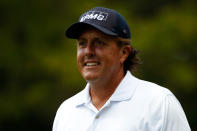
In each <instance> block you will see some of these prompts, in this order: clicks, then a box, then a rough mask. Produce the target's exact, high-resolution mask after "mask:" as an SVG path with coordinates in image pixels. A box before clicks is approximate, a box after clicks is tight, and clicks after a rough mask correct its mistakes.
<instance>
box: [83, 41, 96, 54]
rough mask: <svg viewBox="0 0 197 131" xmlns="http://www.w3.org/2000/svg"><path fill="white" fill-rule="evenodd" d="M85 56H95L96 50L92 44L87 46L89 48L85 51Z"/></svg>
mask: <svg viewBox="0 0 197 131" xmlns="http://www.w3.org/2000/svg"><path fill="white" fill-rule="evenodd" d="M85 55H86V56H88V57H92V56H94V55H95V49H94V46H93V45H92V44H89V43H88V44H87V47H86V49H85Z"/></svg>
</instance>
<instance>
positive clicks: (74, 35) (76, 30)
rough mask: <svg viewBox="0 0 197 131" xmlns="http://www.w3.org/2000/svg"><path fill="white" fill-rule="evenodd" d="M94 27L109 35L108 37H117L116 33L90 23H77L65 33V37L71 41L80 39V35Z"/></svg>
mask: <svg viewBox="0 0 197 131" xmlns="http://www.w3.org/2000/svg"><path fill="white" fill-rule="evenodd" d="M90 26H91V27H94V28H96V29H97V30H99V31H101V32H103V33H105V34H107V35H111V36H117V34H116V33H114V32H112V31H110V30H108V29H106V28H104V27H102V26H99V25H94V24H90V23H84V22H77V23H74V24H72V25H71V26H70V27H69V28H68V29H67V30H66V32H65V36H66V37H68V38H71V39H78V38H79V37H80V35H81V34H82V33H83V32H84V30H85V29H87V27H90Z"/></svg>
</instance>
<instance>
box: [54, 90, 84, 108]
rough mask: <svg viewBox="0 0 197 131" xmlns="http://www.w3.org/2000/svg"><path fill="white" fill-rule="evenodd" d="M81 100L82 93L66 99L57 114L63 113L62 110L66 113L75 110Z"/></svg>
mask: <svg viewBox="0 0 197 131" xmlns="http://www.w3.org/2000/svg"><path fill="white" fill-rule="evenodd" d="M81 99H82V91H81V92H79V93H77V94H75V95H74V96H72V97H70V98H68V99H66V100H65V101H64V102H62V104H61V105H60V107H59V108H58V111H57V112H62V110H64V111H65V110H67V111H69V110H73V108H75V107H76V105H77V104H78V103H79V100H81Z"/></svg>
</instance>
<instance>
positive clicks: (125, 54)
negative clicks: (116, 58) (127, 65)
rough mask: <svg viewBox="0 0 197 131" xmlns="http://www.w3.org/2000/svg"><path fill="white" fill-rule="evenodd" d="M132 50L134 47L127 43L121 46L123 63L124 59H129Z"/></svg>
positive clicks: (121, 60)
mask: <svg viewBox="0 0 197 131" xmlns="http://www.w3.org/2000/svg"><path fill="white" fill-rule="evenodd" d="M131 51H132V48H131V46H130V45H125V46H123V47H122V48H121V58H120V62H121V63H122V64H123V63H124V61H125V60H126V59H127V57H128V56H129V54H130V52H131Z"/></svg>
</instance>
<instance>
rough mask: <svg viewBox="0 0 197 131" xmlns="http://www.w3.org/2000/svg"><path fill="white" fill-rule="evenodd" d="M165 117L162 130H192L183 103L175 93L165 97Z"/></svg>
mask: <svg viewBox="0 0 197 131" xmlns="http://www.w3.org/2000/svg"><path fill="white" fill-rule="evenodd" d="M164 105H165V118H164V126H163V130H162V131H191V129H190V127H189V123H188V121H187V118H186V116H185V113H184V111H183V109H182V107H181V104H180V103H179V101H178V100H177V99H176V97H175V96H174V95H173V94H170V95H167V96H166V98H165V102H164Z"/></svg>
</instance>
